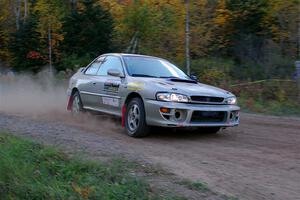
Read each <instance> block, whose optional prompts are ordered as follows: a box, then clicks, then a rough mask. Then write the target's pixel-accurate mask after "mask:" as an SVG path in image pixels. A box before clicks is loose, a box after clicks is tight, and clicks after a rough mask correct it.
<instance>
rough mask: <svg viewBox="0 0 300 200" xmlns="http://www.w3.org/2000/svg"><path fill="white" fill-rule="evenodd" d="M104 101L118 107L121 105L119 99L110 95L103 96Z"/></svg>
mask: <svg viewBox="0 0 300 200" xmlns="http://www.w3.org/2000/svg"><path fill="white" fill-rule="evenodd" d="M102 102H103V104H105V105H109V106H113V107H118V106H119V99H115V98H110V97H102Z"/></svg>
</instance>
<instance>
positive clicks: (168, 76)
mask: <svg viewBox="0 0 300 200" xmlns="http://www.w3.org/2000/svg"><path fill="white" fill-rule="evenodd" d="M159 78H178V79H180V78H179V77H176V76H160V77H159Z"/></svg>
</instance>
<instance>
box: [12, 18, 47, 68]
mask: <svg viewBox="0 0 300 200" xmlns="http://www.w3.org/2000/svg"><path fill="white" fill-rule="evenodd" d="M36 28H37V19H36V18H35V16H30V17H28V19H27V20H26V22H24V23H23V24H20V28H19V30H17V31H16V33H14V34H13V35H12V37H11V39H10V41H9V44H10V45H9V50H10V52H11V54H12V58H13V59H12V61H11V66H12V67H13V68H14V69H15V70H17V71H33V72H37V71H39V70H40V67H41V66H42V65H44V64H45V62H46V59H45V57H44V56H43V54H42V53H41V49H42V44H41V43H40V40H39V38H40V34H39V33H38V32H37V31H36Z"/></svg>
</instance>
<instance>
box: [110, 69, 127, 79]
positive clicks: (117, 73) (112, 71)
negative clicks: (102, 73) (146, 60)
mask: <svg viewBox="0 0 300 200" xmlns="http://www.w3.org/2000/svg"><path fill="white" fill-rule="evenodd" d="M107 74H108V75H110V76H116V77H124V75H123V73H122V72H120V70H118V69H109V70H108V71H107Z"/></svg>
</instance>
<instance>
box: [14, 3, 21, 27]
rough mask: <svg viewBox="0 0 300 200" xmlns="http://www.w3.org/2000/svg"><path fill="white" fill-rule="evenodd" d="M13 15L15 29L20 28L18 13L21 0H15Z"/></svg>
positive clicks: (19, 12)
mask: <svg viewBox="0 0 300 200" xmlns="http://www.w3.org/2000/svg"><path fill="white" fill-rule="evenodd" d="M15 3H16V4H15V9H14V11H15V17H16V28H17V30H19V29H20V14H21V0H16V1H15Z"/></svg>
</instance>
